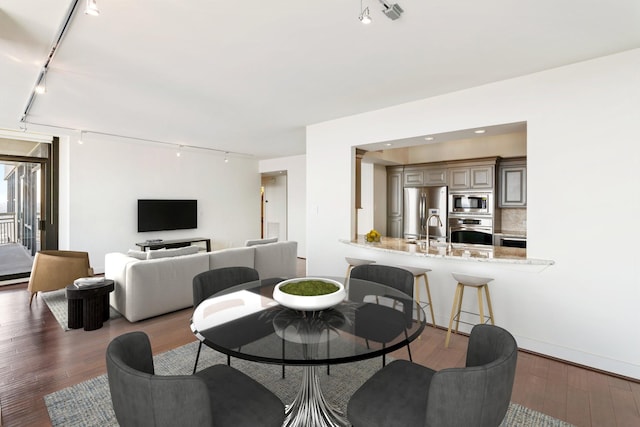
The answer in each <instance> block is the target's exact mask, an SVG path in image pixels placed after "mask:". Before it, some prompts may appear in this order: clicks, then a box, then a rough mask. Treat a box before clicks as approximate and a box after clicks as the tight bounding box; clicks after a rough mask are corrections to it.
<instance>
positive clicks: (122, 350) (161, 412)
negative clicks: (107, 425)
mask: <svg viewBox="0 0 640 427" xmlns="http://www.w3.org/2000/svg"><path fill="white" fill-rule="evenodd" d="M106 359H107V374H108V380H109V391H110V393H111V400H112V403H113V409H114V412H115V414H116V419H117V420H118V423H119V424H120V425H121V426H123V427H128V426H177V425H182V426H214V425H215V426H233V427H237V426H252V427H253V426H257V425H260V426H274V427H275V426H281V425H282V423H283V421H284V405H283V404H282V402H281V401H280V399H279V398H278V397H277V396H276V395H274V394H273V393H272V392H271V391H269V390H267V389H266V388H265V387H264V386H263V385H262V384H260V383H258V382H256V381H255V380H253V379H252V378H250V377H248V376H247V375H245V374H243V373H242V372H240V371H238V370H237V369H234V368H232V367H230V366H226V365H214V366H211V367H209V368H206V369H203V370H202V371H200V372H198V373H197V374H195V375H174V376H161V375H155V371H154V366H153V356H152V353H151V344H150V342H149V337H148V336H147V334H145V333H144V332H140V331H138V332H130V333H127V334H124V335H121V336H119V337H116V338H115V339H113V340H112V341H111V342H110V343H109V346H108V347H107V353H106Z"/></svg>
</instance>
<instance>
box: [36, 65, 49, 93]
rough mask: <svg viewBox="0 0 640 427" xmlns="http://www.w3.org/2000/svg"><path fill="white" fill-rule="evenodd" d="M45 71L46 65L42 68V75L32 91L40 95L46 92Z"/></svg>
mask: <svg viewBox="0 0 640 427" xmlns="http://www.w3.org/2000/svg"><path fill="white" fill-rule="evenodd" d="M47 71H48V70H47V68H46V67H45V68H43V69H42V77H41V78H40V81H39V82H38V84H37V85H36V87H35V89H34V92H35V93H37V94H38V95H42V94H43V93H46V92H47Z"/></svg>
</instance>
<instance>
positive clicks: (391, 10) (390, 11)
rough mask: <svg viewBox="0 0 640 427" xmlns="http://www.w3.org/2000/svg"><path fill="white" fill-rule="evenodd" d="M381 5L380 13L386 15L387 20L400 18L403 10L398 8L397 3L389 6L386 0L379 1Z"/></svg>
mask: <svg viewBox="0 0 640 427" xmlns="http://www.w3.org/2000/svg"><path fill="white" fill-rule="evenodd" d="M379 1H380V3H382V13H384V14H385V15H387V18H389V19H391V20H394V21H395V20H396V19H398V18H400V15H401V14H402V12H404V10H403V9H402V8H401V7H400V5H399V4H398V3H394V4H391V3H389V2H388V1H387V0H379Z"/></svg>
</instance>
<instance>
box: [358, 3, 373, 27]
mask: <svg viewBox="0 0 640 427" xmlns="http://www.w3.org/2000/svg"><path fill="white" fill-rule="evenodd" d="M361 9H362V6H361ZM358 19H359V20H360V22H362V23H363V24H370V23H371V16H369V8H368V7H366V8H364V9H363V10H362V11H361V12H360V16H358Z"/></svg>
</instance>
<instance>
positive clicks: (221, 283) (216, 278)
mask: <svg viewBox="0 0 640 427" xmlns="http://www.w3.org/2000/svg"><path fill="white" fill-rule="evenodd" d="M259 278H260V277H259V275H258V271H257V270H255V269H253V268H251V267H223V268H214V269H213V270H208V271H205V272H202V273H200V274H198V275H196V276H195V277H194V278H193V306H194V307H196V306H197V305H198V304H200V303H201V302H202V301H204V300H205V299H207V298H209V297H210V296H211V295H213V294H215V293H217V292H220V291H223V290H225V289H227V288H230V287H232V286H235V285H239V284H241V283H247V282H253V281H255V280H258V279H259Z"/></svg>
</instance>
